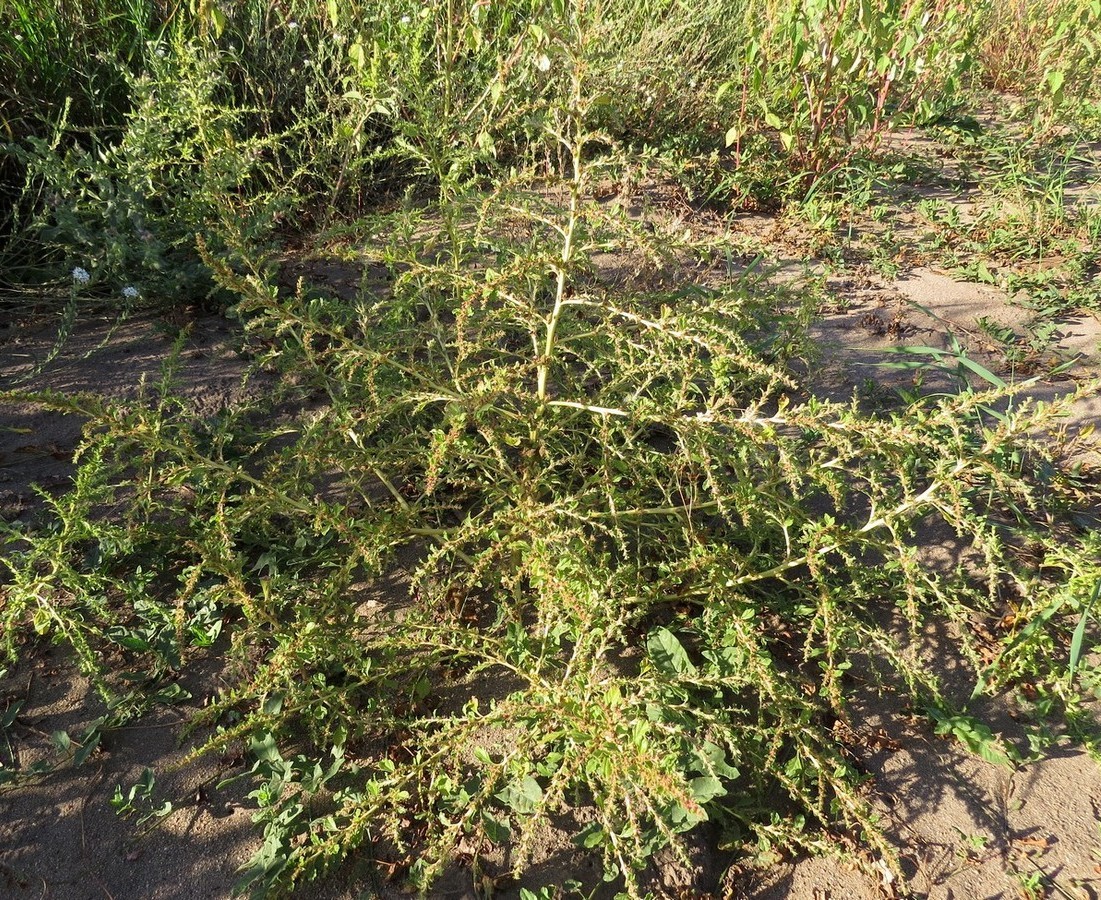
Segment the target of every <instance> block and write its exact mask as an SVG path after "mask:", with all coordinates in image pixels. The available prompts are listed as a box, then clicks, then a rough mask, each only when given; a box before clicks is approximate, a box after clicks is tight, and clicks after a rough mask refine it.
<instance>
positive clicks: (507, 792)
mask: <svg viewBox="0 0 1101 900" xmlns="http://www.w3.org/2000/svg"><path fill="white" fill-rule="evenodd" d="M494 796H496V798H497V799H498V800H500V801H501V802H502V803H503V804H504V805H505V806H507V807H508V808H509V809H511V810H512V811H513V812H518V813H531V812H535V810H536V809H537V808H538V806H539V803H540V802H541V801H542V799H543V789H542V788H541V787H540V786H539V782H538V781H536V780H535V779H534V778H532V777H531V776H530V775H525V776H524V777H523V778H519V779H516V780H514V781H512V782H510V783H509V784H508V786H506V787H505V788H504V790H501V791H499V792H498V793H497V794H495V795H494Z"/></svg>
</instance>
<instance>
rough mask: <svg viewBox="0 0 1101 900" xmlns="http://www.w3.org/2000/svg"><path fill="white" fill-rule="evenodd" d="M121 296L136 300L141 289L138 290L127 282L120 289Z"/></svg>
mask: <svg viewBox="0 0 1101 900" xmlns="http://www.w3.org/2000/svg"><path fill="white" fill-rule="evenodd" d="M122 296H123V297H125V298H126V299H127V300H137V299H138V297H140V296H141V291H139V290H138V289H137V288H136V287H134V286H133V285H132V284H128V285H127V286H126V287H124V288H123V289H122Z"/></svg>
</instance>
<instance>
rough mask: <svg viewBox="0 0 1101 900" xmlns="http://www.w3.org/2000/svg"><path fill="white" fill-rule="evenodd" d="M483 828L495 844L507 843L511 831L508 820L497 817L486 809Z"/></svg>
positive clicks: (483, 815) (483, 816)
mask: <svg viewBox="0 0 1101 900" xmlns="http://www.w3.org/2000/svg"><path fill="white" fill-rule="evenodd" d="M482 829H483V830H484V831H485V834H486V837H487V838H489V839H490V840H491V841H492V842H493V843H495V844H503V843H505V841H507V840H508V836H509V834H510V833H511V829H510V828H509V824H508V820H506V819H498V818H495V817H493V816H491V815H490V814H489V813H488V812H485V811H483V812H482Z"/></svg>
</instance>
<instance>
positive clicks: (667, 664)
mask: <svg viewBox="0 0 1101 900" xmlns="http://www.w3.org/2000/svg"><path fill="white" fill-rule="evenodd" d="M646 650H647V651H648V652H649V654H650V659H652V660H653V662H654V666H655V667H656V668H657V670H658V671H659V672H661V673H663V674H665V675H684V674H691V673H694V672H695V671H696V667H695V666H694V665H692V660H690V659H689V658H688V653H687V652H686V651H685V649H684V647H683V646H681V642H680V641H678V640H677V638H676V636H675V635H674V634H673V632H671V631H670V630H669V629H668V628H658V629H655V630H654V631H652V632H651V633H650V636H649V637H648V638H647V639H646Z"/></svg>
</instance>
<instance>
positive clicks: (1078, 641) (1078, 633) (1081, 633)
mask: <svg viewBox="0 0 1101 900" xmlns="http://www.w3.org/2000/svg"><path fill="white" fill-rule="evenodd" d="M1098 596H1101V578H1099V579H1098V580H1097V583H1096V584H1094V586H1093V594H1092V596H1091V597H1090V599H1089V602H1088V603H1087V604H1086V608H1085V609H1083V610H1082V618H1080V619H1079V620H1078V626H1077V627H1076V628H1075V629H1074V635H1073V636H1072V637H1071V640H1070V662H1069V663H1068V665H1067V680H1068V681H1074V672H1075V670H1076V669H1077V668H1078V661H1079V660H1080V659H1081V658H1082V641H1083V640H1084V639H1085V637H1086V623H1087V622H1088V621H1089V617H1090V613H1091V612H1092V611H1093V606H1094V604H1095V603H1097V598H1098Z"/></svg>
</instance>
